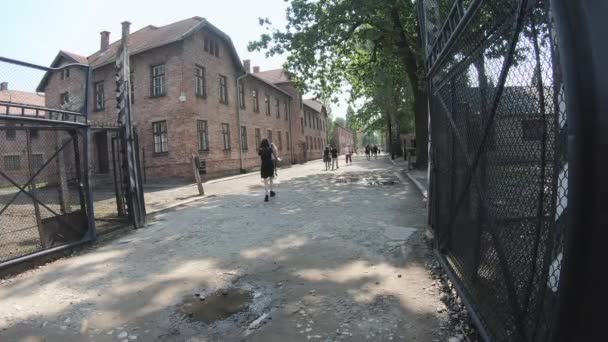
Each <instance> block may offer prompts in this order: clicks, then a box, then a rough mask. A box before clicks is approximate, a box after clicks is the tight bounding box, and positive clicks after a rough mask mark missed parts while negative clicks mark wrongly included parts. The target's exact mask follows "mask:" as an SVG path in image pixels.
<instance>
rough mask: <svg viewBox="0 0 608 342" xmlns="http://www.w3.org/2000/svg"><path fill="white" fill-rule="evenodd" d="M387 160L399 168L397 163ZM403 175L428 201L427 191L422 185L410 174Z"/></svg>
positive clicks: (406, 172)
mask: <svg viewBox="0 0 608 342" xmlns="http://www.w3.org/2000/svg"><path fill="white" fill-rule="evenodd" d="M388 160H389V161H390V162H391V163H393V165H395V166H399V165H398V164H397V163H395V161H394V160H392V159H391V158H388ZM404 173H405V175H406V176H407V178H409V180H410V181H412V183H414V185H416V187H417V188H418V190H419V191H420V193H421V194H422V196H423V197H424V198H425V199H428V198H429V196H428V189H427V188H426V187H425V186H424V185H423V184H422V183H420V182H419V181H418V180H417V179H416V178H414V177H413V176H411V175H410V173H409V172H408V171H405V172H404Z"/></svg>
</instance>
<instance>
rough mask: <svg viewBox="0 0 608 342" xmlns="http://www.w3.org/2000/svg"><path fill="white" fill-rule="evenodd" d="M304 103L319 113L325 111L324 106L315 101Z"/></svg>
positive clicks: (305, 101)
mask: <svg viewBox="0 0 608 342" xmlns="http://www.w3.org/2000/svg"><path fill="white" fill-rule="evenodd" d="M302 102H303V103H304V104H305V105H307V106H308V107H310V108H312V109H314V110H315V111H317V112H319V113H321V112H322V111H323V104H322V103H321V102H319V101H317V100H315V99H304V100H303V101H302Z"/></svg>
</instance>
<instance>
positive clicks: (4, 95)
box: [0, 82, 55, 186]
mask: <svg viewBox="0 0 608 342" xmlns="http://www.w3.org/2000/svg"><path fill="white" fill-rule="evenodd" d="M2 102H3V103H7V104H8V105H2V104H1V103H2ZM44 103H45V98H44V95H43V94H37V93H31V92H25V91H18V90H10V89H9V84H8V83H7V82H1V83H0V115H9V116H15V117H18V116H23V117H26V118H27V117H34V116H35V115H36V110H35V109H33V108H34V107H42V106H44ZM11 104H14V105H15V107H13V106H11ZM16 106H19V107H16ZM28 107H29V108H28ZM46 115H47V113H46V112H44V111H40V112H38V116H39V117H40V118H45V117H46ZM1 122H2V124H1V125H2V126H0V158H2V160H0V170H2V172H4V173H5V174H6V175H7V176H9V177H10V178H11V179H12V180H14V181H16V182H17V183H19V184H20V185H23V184H25V183H26V182H27V180H28V179H29V177H30V176H31V175H33V174H34V173H36V172H37V171H38V170H39V169H40V168H41V167H42V166H43V165H44V163H45V162H46V161H47V160H48V158H50V157H51V156H52V155H53V154H54V152H55V144H54V143H55V139H54V136H53V139H49V137H48V136H47V135H48V134H54V132H50V133H49V131H43V132H41V131H40V130H39V129H31V128H29V127H27V125H25V126H24V124H22V123H19V124H15V123H13V122H12V121H11V120H2V121H1ZM28 134H29V142H28ZM28 143H29V145H30V146H31V147H30V149H31V154H30V155H29V156H28ZM30 161H31V164H30ZM30 167H31V169H30ZM54 171H55V163H51V164H50V165H48V166H47V167H46V168H45V169H44V171H42V172H41V173H40V175H39V177H38V179H42V178H44V177H45V176H46V174H51V173H52V172H54ZM0 185H2V186H4V185H12V183H11V182H9V181H8V180H7V179H5V178H4V177H0Z"/></svg>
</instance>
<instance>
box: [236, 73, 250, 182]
mask: <svg viewBox="0 0 608 342" xmlns="http://www.w3.org/2000/svg"><path fill="white" fill-rule="evenodd" d="M247 75H248V74H247V72H246V71H245V73H244V74H243V75H241V76H239V77H237V78H236V101H235V102H236V122H237V126H238V127H237V132H239V173H241V172H243V142H242V139H243V137H242V135H241V97H240V93H239V85H240V83H241V80H242V79H244V78H245V77H247ZM243 96H245V94H244V92H243ZM243 101H244V99H243Z"/></svg>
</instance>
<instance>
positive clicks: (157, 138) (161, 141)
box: [152, 121, 168, 153]
mask: <svg viewBox="0 0 608 342" xmlns="http://www.w3.org/2000/svg"><path fill="white" fill-rule="evenodd" d="M152 131H153V132H154V153H164V152H167V151H168V147H167V121H157V122H153V123H152Z"/></svg>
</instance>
